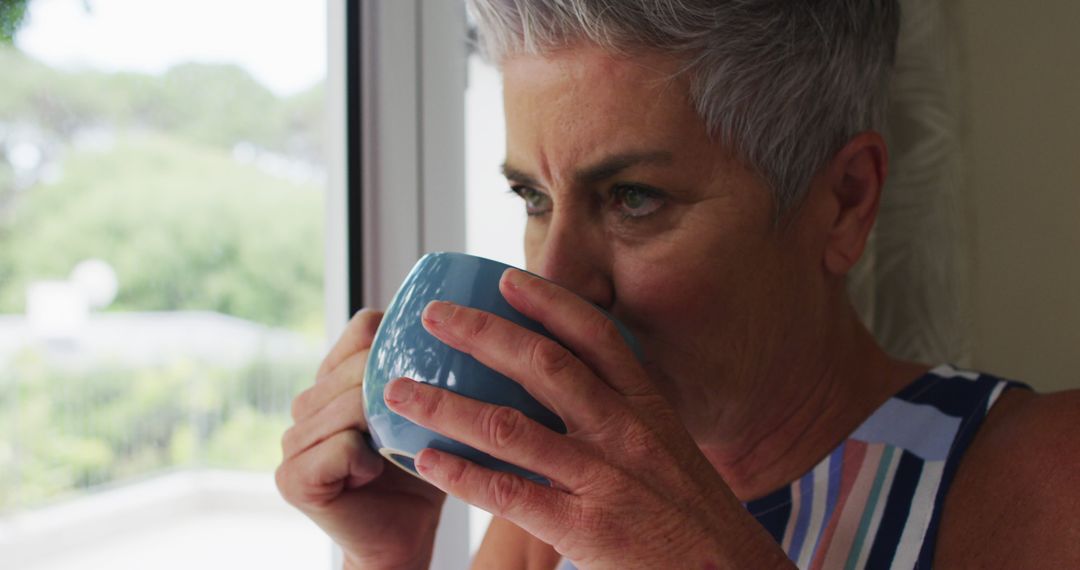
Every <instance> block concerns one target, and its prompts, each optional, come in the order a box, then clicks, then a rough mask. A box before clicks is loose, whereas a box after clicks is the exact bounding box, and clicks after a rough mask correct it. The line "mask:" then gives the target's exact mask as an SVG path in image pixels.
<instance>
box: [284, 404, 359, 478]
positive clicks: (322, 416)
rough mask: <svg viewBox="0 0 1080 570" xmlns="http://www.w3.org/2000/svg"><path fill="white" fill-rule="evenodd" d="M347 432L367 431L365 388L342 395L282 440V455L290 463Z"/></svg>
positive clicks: (288, 432) (287, 433)
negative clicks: (340, 433)
mask: <svg viewBox="0 0 1080 570" xmlns="http://www.w3.org/2000/svg"><path fill="white" fill-rule="evenodd" d="M345 430H360V431H367V423H366V422H365V421H364V395H363V388H362V387H361V386H354V387H352V388H349V389H348V390H345V391H344V392H342V393H341V394H339V395H338V396H337V397H336V398H334V400H333V401H331V402H330V403H329V404H327V405H326V406H323V408H322V409H321V410H319V411H318V412H316V413H315V414H314V415H312V416H310V417H308V418H307V419H305V420H302V421H299V422H297V423H296V424H295V425H293V426H292V427H291V428H289V429H288V430H287V431H286V432H285V435H284V436H282V438H281V452H282V456H283V457H284V458H285V460H289V459H291V458H293V457H295V456H297V455H299V454H301V453H303V452H305V451H307V450H308V449H310V448H311V447H313V446H315V445H318V444H319V443H320V442H322V441H324V440H327V439H329V438H330V437H331V436H333V435H335V434H337V433H338V432H341V431H345Z"/></svg>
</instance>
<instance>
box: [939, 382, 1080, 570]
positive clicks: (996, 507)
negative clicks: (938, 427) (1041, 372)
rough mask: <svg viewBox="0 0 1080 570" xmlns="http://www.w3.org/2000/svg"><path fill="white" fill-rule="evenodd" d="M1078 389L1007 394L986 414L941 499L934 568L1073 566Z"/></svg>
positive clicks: (1078, 528) (1079, 546) (1079, 520)
mask: <svg viewBox="0 0 1080 570" xmlns="http://www.w3.org/2000/svg"><path fill="white" fill-rule="evenodd" d="M1078 419H1080V390H1072V391H1068V392H1059V393H1055V394H1036V393H1033V392H1029V391H1026V390H1010V391H1008V392H1006V393H1005V394H1003V395H1002V396H1001V398H1000V399H999V400H998V402H997V403H996V404H995V405H994V406H993V408H991V410H990V413H989V414H988V415H987V417H986V420H985V422H984V423H983V426H982V428H981V429H980V430H979V431H978V433H977V435H976V436H975V439H974V440H973V441H972V443H971V447H970V448H969V449H968V452H967V453H966V454H965V456H964V458H963V461H962V462H961V464H960V467H959V469H958V471H957V474H956V479H955V481H954V483H953V485H952V487H951V488H950V490H949V493H948V496H947V497H946V500H945V506H944V512H943V514H942V522H941V534H940V538H939V541H938V548H937V553H936V555H935V562H936V563H937V565H939V566H942V567H947V568H948V567H954V566H956V565H958V564H959V565H965V566H966V565H975V566H979V565H980V563H983V564H985V565H988V566H993V567H1029V566H1036V565H1037V566H1039V567H1077V563H1080V485H1078V484H1077V476H1078V474H1080V421H1078Z"/></svg>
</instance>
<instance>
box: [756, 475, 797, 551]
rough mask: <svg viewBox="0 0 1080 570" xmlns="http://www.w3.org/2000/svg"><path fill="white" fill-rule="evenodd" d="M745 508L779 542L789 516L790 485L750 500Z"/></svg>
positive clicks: (781, 539) (782, 536) (782, 537)
mask: <svg viewBox="0 0 1080 570" xmlns="http://www.w3.org/2000/svg"><path fill="white" fill-rule="evenodd" d="M746 509H747V510H748V511H750V514H752V515H754V518H756V519H757V520H758V522H759V523H761V525H762V526H764V527H765V530H767V531H769V534H771V535H772V537H773V538H774V539H776V543H777V544H779V543H780V542H781V541H783V540H784V529H785V528H786V527H787V522H788V518H789V517H790V516H791V486H790V485H785V486H784V487H783V488H781V489H780V490H778V491H776V492H774V493H770V494H768V495H766V496H764V497H762V498H760V499H755V500H753V501H750V502H749V503H747V504H746Z"/></svg>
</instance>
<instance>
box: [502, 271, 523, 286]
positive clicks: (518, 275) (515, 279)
mask: <svg viewBox="0 0 1080 570" xmlns="http://www.w3.org/2000/svg"><path fill="white" fill-rule="evenodd" d="M504 275H505V278H506V284H507V285H509V286H510V288H511V289H519V288H521V286H522V285H524V284H525V273H523V272H521V271H518V270H517V269H507V270H506V272H505V273H504Z"/></svg>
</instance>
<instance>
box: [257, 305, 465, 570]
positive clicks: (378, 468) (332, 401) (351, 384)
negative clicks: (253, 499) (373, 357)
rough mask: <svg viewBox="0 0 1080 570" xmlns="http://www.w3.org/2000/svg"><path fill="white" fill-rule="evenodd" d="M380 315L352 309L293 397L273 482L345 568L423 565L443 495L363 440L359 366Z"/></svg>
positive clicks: (364, 361)
mask: <svg viewBox="0 0 1080 570" xmlns="http://www.w3.org/2000/svg"><path fill="white" fill-rule="evenodd" d="M381 319H382V313H379V312H376V311H370V310H363V311H361V312H359V313H357V314H356V316H355V317H353V319H352V320H351V321H350V322H349V325H348V326H347V327H346V328H345V332H343V333H342V335H341V338H340V339H339V340H338V342H337V344H336V345H335V346H334V348H332V349H331V350H330V353H329V354H328V355H327V356H326V359H325V360H324V361H323V363H322V366H321V367H320V368H319V371H318V373H317V375H316V379H315V385H314V386H312V387H311V388H309V389H307V390H305V391H304V392H302V393H301V394H300V395H299V396H297V397H296V399H295V400H293V406H292V416H293V421H294V422H295V425H293V427H291V428H289V430H288V431H287V432H285V436H284V437H283V438H282V441H281V447H282V452H283V460H282V463H281V466H280V467H278V469H277V473H276V479H277V485H278V489H279V490H280V491H281V494H282V496H283V497H285V500H287V501H288V502H289V503H291V504H292V505H294V506H295V507H297V508H298V509H300V510H301V511H302V512H303V513H304V514H306V515H307V516H308V517H310V518H311V519H312V520H313V521H315V523H316V524H318V525H319V526H320V527H322V529H323V530H324V531H326V533H327V534H329V535H330V537H331V538H332V539H333V540H334V541H335V542H336V543H337V544H338V545H339V546H341V548H342V550H343V551H344V553H345V560H346V568H427V567H428V565H429V563H430V559H431V549H432V546H433V545H434V539H435V527H436V525H437V524H438V519H439V511H440V510H441V509H442V503H443V501H444V500H445V498H446V495H445V494H443V493H442V492H441V491H439V490H438V489H436V488H435V487H432V486H431V485H428V484H427V483H424V482H423V481H421V480H419V479H417V478H416V477H413V476H412V475H409V474H407V473H405V472H404V471H402V470H400V469H397V468H396V467H387V466H386V462H385V460H383V458H382V457H381V456H380V455H379V454H377V453H375V452H374V451H372V450H371V448H370V447H369V446H368V445H367V443H366V442H365V441H364V434H365V433H366V432H367V425H366V424H365V422H364V396H363V382H364V367H365V366H366V364H367V358H368V352H369V350H370V348H371V341H372V338H373V337H374V336H375V329H376V328H377V327H378V325H379V321H380V320H381Z"/></svg>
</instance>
